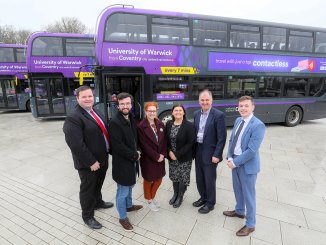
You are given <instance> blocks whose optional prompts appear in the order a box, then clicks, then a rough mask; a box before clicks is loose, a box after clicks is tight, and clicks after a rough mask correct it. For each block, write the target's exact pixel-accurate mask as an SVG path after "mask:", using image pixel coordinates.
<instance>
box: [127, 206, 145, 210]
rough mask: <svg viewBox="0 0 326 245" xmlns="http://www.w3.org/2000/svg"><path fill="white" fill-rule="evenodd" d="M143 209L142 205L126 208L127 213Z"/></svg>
mask: <svg viewBox="0 0 326 245" xmlns="http://www.w3.org/2000/svg"><path fill="white" fill-rule="evenodd" d="M143 208H144V207H143V205H132V206H131V207H130V208H127V212H133V211H140V210H142V209H143Z"/></svg>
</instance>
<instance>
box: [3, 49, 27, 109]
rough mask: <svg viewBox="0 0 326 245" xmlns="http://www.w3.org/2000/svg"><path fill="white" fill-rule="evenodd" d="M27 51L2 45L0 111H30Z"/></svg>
mask: <svg viewBox="0 0 326 245" xmlns="http://www.w3.org/2000/svg"><path fill="white" fill-rule="evenodd" d="M25 49H26V46H25V45H19V44H0V110H12V109H18V110H30V107H29V86H28V80H27V66H26V59H25Z"/></svg>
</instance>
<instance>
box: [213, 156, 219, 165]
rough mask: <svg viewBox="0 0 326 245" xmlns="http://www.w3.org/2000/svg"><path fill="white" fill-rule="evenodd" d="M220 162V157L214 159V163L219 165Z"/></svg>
mask: <svg viewBox="0 0 326 245" xmlns="http://www.w3.org/2000/svg"><path fill="white" fill-rule="evenodd" d="M219 162H220V159H219V158H218V157H212V163H214V164H218V163H219Z"/></svg>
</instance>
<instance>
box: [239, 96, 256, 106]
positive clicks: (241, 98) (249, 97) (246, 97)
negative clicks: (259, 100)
mask: <svg viewBox="0 0 326 245" xmlns="http://www.w3.org/2000/svg"><path fill="white" fill-rule="evenodd" d="M244 100H250V101H251V103H252V104H253V105H254V104H255V103H254V98H252V97H251V96H248V95H245V96H241V97H240V98H239V102H241V101H244Z"/></svg>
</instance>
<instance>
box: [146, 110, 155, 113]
mask: <svg viewBox="0 0 326 245" xmlns="http://www.w3.org/2000/svg"><path fill="white" fill-rule="evenodd" d="M147 112H148V113H156V111H150V110H147Z"/></svg>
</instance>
